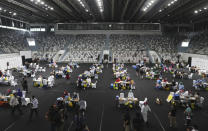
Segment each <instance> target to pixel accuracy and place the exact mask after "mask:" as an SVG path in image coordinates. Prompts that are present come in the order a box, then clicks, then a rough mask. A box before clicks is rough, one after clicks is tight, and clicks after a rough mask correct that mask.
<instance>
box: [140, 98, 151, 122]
mask: <svg viewBox="0 0 208 131" xmlns="http://www.w3.org/2000/svg"><path fill="white" fill-rule="evenodd" d="M148 111H150V112H151V109H150V107H149V105H148V104H147V102H144V104H143V105H142V108H141V114H142V117H143V120H144V122H145V123H146V124H147V113H148Z"/></svg>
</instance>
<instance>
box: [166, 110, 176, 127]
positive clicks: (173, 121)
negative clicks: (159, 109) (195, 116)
mask: <svg viewBox="0 0 208 131" xmlns="http://www.w3.org/2000/svg"><path fill="white" fill-rule="evenodd" d="M168 117H169V120H170V127H176V108H175V106H172V107H171V110H170V112H169V113H168Z"/></svg>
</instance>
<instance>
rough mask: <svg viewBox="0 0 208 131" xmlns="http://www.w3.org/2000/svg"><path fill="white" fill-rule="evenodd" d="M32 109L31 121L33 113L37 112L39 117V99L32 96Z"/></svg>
mask: <svg viewBox="0 0 208 131" xmlns="http://www.w3.org/2000/svg"><path fill="white" fill-rule="evenodd" d="M31 104H32V105H31V109H30V120H32V116H33V112H35V114H36V116H38V104H39V103H38V99H37V98H35V96H32V100H31Z"/></svg>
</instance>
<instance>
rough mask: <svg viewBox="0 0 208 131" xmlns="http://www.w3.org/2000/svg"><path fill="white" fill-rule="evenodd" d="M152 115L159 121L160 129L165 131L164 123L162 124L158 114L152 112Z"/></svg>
mask: <svg viewBox="0 0 208 131" xmlns="http://www.w3.org/2000/svg"><path fill="white" fill-rule="evenodd" d="M152 113H153V115H154V116H155V118H156V119H157V121H158V122H159V124H160V127H161V128H162V130H163V131H165V128H164V127H163V125H162V123H161V121H160V119H159V117H158V116H157V115H156V113H155V112H153V111H152Z"/></svg>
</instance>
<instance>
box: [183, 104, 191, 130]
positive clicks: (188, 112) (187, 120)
mask: <svg viewBox="0 0 208 131" xmlns="http://www.w3.org/2000/svg"><path fill="white" fill-rule="evenodd" d="M184 114H185V125H186V126H189V125H190V124H191V119H192V110H191V107H190V106H189V105H187V108H186V109H185V111H184Z"/></svg>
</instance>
